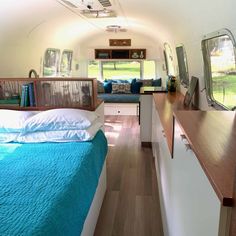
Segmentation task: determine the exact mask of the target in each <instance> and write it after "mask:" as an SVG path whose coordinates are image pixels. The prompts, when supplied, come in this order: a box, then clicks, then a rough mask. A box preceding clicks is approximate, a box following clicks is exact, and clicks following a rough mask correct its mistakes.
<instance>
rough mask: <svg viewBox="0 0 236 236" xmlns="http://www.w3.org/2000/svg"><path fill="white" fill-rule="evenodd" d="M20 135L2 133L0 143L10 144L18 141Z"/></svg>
mask: <svg viewBox="0 0 236 236" xmlns="http://www.w3.org/2000/svg"><path fill="white" fill-rule="evenodd" d="M18 135H19V133H9V132H6V133H0V143H9V142H13V141H16V140H17V136H18Z"/></svg>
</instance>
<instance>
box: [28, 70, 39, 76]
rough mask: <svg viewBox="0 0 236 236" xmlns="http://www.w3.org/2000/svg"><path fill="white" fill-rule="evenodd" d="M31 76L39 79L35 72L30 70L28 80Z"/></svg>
mask: <svg viewBox="0 0 236 236" xmlns="http://www.w3.org/2000/svg"><path fill="white" fill-rule="evenodd" d="M32 74H34V77H35V78H39V75H38V74H37V72H36V70H34V69H31V70H30V71H29V78H31V77H32Z"/></svg>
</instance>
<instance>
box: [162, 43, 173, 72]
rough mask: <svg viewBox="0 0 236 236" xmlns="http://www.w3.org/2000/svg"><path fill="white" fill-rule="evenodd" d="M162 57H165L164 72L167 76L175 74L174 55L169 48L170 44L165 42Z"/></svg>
mask: <svg viewBox="0 0 236 236" xmlns="http://www.w3.org/2000/svg"><path fill="white" fill-rule="evenodd" d="M164 59H165V64H166V73H167V76H175V74H176V71H175V65H174V56H173V51H172V49H171V46H170V44H169V43H167V42H165V43H164ZM170 61H171V64H172V65H170V63H169V62H170ZM171 67H172V69H173V71H172V72H173V74H172V73H170V68H171Z"/></svg>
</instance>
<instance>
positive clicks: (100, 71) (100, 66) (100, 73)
mask: <svg viewBox="0 0 236 236" xmlns="http://www.w3.org/2000/svg"><path fill="white" fill-rule="evenodd" d="M90 61H98V78H97V79H98V80H101V81H104V80H105V78H104V73H103V64H104V62H111V61H126V62H133V61H137V62H139V63H140V75H139V79H145V78H143V76H144V61H153V62H154V65H155V78H153V79H156V76H157V63H156V60H154V59H145V60H131V59H127V60H124V59H119V60H116V59H112V60H89V61H88V64H87V74H89V62H90Z"/></svg>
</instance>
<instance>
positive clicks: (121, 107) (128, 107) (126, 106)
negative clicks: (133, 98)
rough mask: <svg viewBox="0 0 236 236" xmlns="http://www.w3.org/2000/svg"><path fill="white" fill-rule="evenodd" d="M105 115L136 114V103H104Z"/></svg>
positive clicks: (137, 106)
mask: <svg viewBox="0 0 236 236" xmlns="http://www.w3.org/2000/svg"><path fill="white" fill-rule="evenodd" d="M104 113H105V115H121V116H127V115H128V116H138V115H139V104H138V103H105V105H104Z"/></svg>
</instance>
